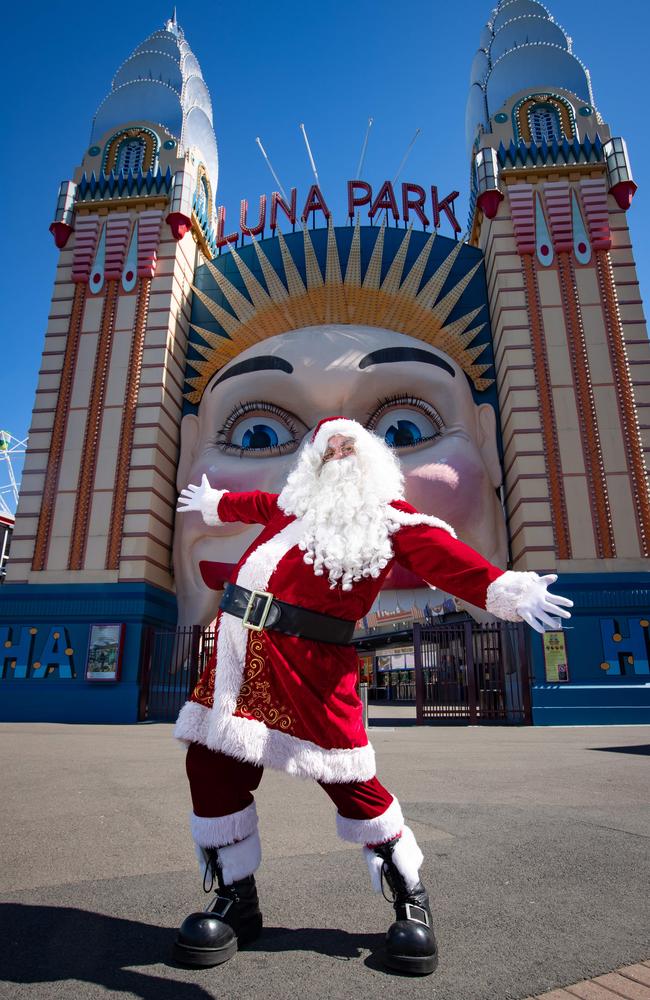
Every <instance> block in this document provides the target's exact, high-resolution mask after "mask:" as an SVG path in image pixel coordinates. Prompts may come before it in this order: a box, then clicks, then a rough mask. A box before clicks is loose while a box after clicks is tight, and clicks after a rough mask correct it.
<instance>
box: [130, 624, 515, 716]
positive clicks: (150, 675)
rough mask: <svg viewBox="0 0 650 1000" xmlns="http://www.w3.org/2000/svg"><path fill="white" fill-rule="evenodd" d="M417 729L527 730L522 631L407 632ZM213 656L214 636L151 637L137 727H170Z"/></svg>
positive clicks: (452, 627) (431, 628) (443, 628)
mask: <svg viewBox="0 0 650 1000" xmlns="http://www.w3.org/2000/svg"><path fill="white" fill-rule="evenodd" d="M413 649H414V659H415V699H416V713H417V716H416V717H417V723H418V725H423V724H425V723H436V722H438V723H441V724H444V725H449V724H450V723H459V724H463V723H464V724H469V725H476V724H478V723H489V722H500V723H504V722H510V723H524V724H530V722H531V708H530V675H529V661H528V655H527V651H526V642H525V638H524V626H523V624H515V623H511V622H494V623H489V624H487V625H478V624H477V623H476V622H474V621H469V620H468V621H461V622H450V623H446V624H444V625H429V624H421V623H419V622H416V623H415V624H414V626H413ZM213 650H214V629H213V628H210V627H208V628H202V627H201V626H198V625H194V626H189V627H187V628H179V629H175V630H173V631H169V632H156V631H154V630H153V629H151V630H150V631H149V633H148V635H147V639H146V642H145V649H144V654H143V663H142V673H141V678H142V679H141V685H140V709H139V718H140V720H141V721H143V720H148V721H150V722H173V721H174V720H175V719H176V716H177V715H178V713H179V711H180V710H181V708H182V707H183V705H184V703H185V702H186V701H187V699H188V698H189V696H190V694H191V693H192V691H193V690H194V687H195V685H196V682H197V681H198V679H199V677H200V676H201V674H202V673H203V671H204V669H205V667H206V666H207V663H208V661H209V659H210V656H211V655H212V652H213Z"/></svg>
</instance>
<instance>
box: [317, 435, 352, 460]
mask: <svg viewBox="0 0 650 1000" xmlns="http://www.w3.org/2000/svg"><path fill="white" fill-rule="evenodd" d="M354 454H355V444H354V441H353V440H349V441H343V442H342V443H341V444H338V445H336V447H334V448H331V447H329V448H326V450H325V452H324V453H323V462H329V461H330V460H331V459H332V458H337V457H340V458H347V456H348V455H354Z"/></svg>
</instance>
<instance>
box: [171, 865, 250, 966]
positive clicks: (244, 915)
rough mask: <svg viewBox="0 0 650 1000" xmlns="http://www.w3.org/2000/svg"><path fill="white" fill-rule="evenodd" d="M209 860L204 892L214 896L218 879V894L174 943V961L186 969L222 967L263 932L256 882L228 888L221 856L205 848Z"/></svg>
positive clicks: (187, 920)
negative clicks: (191, 967) (213, 889)
mask: <svg viewBox="0 0 650 1000" xmlns="http://www.w3.org/2000/svg"><path fill="white" fill-rule="evenodd" d="M203 854H204V856H205V859H206V867H205V874H204V877H203V889H204V891H205V892H211V891H212V888H213V886H214V882H215V879H216V881H217V885H218V891H217V895H216V896H215V898H214V899H213V900H212V902H211V903H209V905H208V906H207V907H206V909H205V910H204V911H203V912H201V913H190V915H189V916H188V917H186V918H185V920H184V921H183V923H182V924H181V926H180V928H179V931H178V934H177V936H176V941H175V943H174V958H175V959H176V961H177V962H180V963H181V964H182V965H191V966H211V965H221V964H222V963H223V962H227V961H228V960H229V959H230V958H232V957H233V955H234V954H235V952H236V951H237V948H238V947H240V948H241V947H242V945H245V944H249V943H250V942H251V941H254V940H255V938H257V937H259V935H260V933H261V931H262V914H261V913H260V907H259V900H258V898H257V889H256V887H255V878H254V876H253V875H248V876H247V877H246V878H242V879H239V880H238V881H237V882H232V883H231V884H230V885H225V884H224V881H223V875H222V870H221V865H220V864H219V852H218V850H217V849H216V848H214V847H210V848H204V849H203Z"/></svg>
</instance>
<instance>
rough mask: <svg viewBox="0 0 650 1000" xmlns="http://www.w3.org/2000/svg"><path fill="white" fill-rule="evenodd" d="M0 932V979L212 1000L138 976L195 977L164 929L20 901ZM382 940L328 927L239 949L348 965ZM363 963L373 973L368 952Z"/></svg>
mask: <svg viewBox="0 0 650 1000" xmlns="http://www.w3.org/2000/svg"><path fill="white" fill-rule="evenodd" d="M0 927H2V928H3V932H2V936H3V947H2V949H1V950H0V980H2V981H6V982H12V983H19V984H22V985H25V986H26V987H29V986H33V985H34V984H36V983H56V982H62V981H65V980H77V981H80V982H88V983H95V984H97V985H99V986H103V987H105V988H106V989H108V990H112V991H115V992H117V991H119V992H123V993H126V994H131V995H133V996H136V997H140V998H141V1000H166V998H169V1000H172V998H173V1000H212V998H213V995H214V994H213V993H212V992H208V991H207V990H204V989H203V987H202V986H200V985H199V984H197V983H191V982H186V981H183V980H179V979H177V978H174V977H172V976H171V975H170V977H169V978H163V977H161V976H159V975H153V974H150V973H147V972H143V971H142V969H141V967H142V966H147V965H155V966H160V965H163V966H164V965H167V966H168V967H169V969H170V972H171V971H172V970H175V971H178V972H180V973H181V974H184V975H188V974H190V975H193V974H195V973H194V970H182V971H181V969H180V967H177V966H175V965H173V964H172V961H171V957H170V956H171V947H172V942H173V939H174V934H175V931H174V930H173V929H171V928H169V927H157V926H153V925H149V924H144V923H140V922H139V921H136V920H126V919H123V918H121V917H110V916H106V915H104V914H100V913H93V912H92V911H89V910H80V909H77V908H73V907H56V906H27V905H23V904H20V903H6V904H0ZM382 941H383V935H382V934H350V933H348V932H347V931H340V930H335V929H332V928H316V927H301V928H297V929H293V928H288V927H265V928H264V931H263V933H262V937H261V938H260V939H259V940H258V941H256V942H255V943H254V944H252V945H248V947H247V948H246V951H247V952H250V951H259V952H280V951H312V952H318V953H322V954H324V955H328V956H330V957H334V958H339V959H344V960H349V959H358V958H360V957H361V953H362V950H369V951H371V952H373V953H374V952H376V951H377V950H378V949H379V948H380V947H381V944H382ZM366 963H372V967H373V968H380V963H379V962H378V960H376V959H375V956H374V954H373V955H371V956H370V957H369V958H367V959H366ZM134 966H135V968H133V967H134ZM203 971H205V970H199V972H198V973H197V974H198V975H200V974H201V973H202V972H203ZM25 992H26V993H27V990H26V991H25Z"/></svg>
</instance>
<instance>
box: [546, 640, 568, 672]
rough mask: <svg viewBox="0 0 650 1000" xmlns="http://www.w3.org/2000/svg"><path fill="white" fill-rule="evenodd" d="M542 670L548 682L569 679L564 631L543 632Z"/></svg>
mask: <svg viewBox="0 0 650 1000" xmlns="http://www.w3.org/2000/svg"><path fill="white" fill-rule="evenodd" d="M542 640H543V643H544V672H545V675H546V682H547V683H548V684H562V683H564V682H566V681H568V680H569V661H568V659H567V653H566V639H565V636H564V632H544V635H543V636H542Z"/></svg>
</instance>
